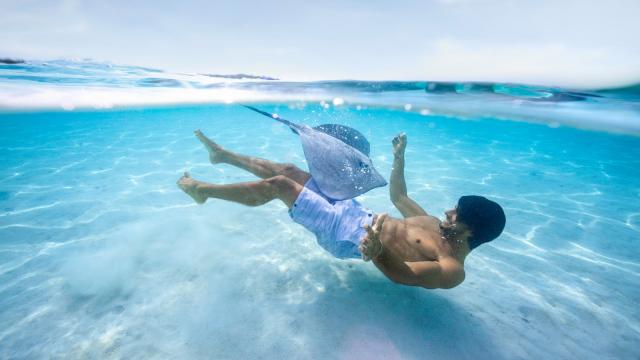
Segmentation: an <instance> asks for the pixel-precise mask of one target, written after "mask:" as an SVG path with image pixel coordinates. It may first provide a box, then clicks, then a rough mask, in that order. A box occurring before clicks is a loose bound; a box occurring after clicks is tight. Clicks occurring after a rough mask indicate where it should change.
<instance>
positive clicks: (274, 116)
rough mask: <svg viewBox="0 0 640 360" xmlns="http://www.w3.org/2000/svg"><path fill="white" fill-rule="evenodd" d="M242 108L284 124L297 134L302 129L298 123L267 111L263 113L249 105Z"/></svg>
mask: <svg viewBox="0 0 640 360" xmlns="http://www.w3.org/2000/svg"><path fill="white" fill-rule="evenodd" d="M241 105H242V104H241ZM242 106H244V107H246V108H247V109H249V110H253V111H255V112H257V113H259V114H262V115H264V116H266V117H270V118H272V119H273V120H276V121H280V122H281V123H283V124H285V125H287V126H288V127H290V128H291V131H293V132H294V133H296V134H297V133H298V130H299V129H300V125H298V124H296V123H293V122H291V121H289V120H287V119H283V118H281V117H280V115H278V114H271V113H268V112H266V111H262V110H260V109H257V108H254V107H253V106H249V105H242Z"/></svg>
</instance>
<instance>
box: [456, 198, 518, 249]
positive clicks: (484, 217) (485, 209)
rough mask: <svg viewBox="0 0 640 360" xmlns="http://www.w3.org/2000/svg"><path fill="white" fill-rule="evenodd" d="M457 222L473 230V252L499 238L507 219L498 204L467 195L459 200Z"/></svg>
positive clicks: (471, 244) (470, 245)
mask: <svg viewBox="0 0 640 360" xmlns="http://www.w3.org/2000/svg"><path fill="white" fill-rule="evenodd" d="M456 221H459V222H462V223H464V224H465V225H467V226H468V227H469V229H470V230H471V233H472V234H471V237H470V238H469V248H470V249H471V250H473V249H475V248H476V247H478V246H479V245H481V244H484V243H486V242H489V241H491V240H493V239H495V238H497V237H498V236H499V235H500V233H502V230H503V229H504V225H505V223H506V218H505V216H504V211H503V210H502V207H501V206H500V205H498V204H497V203H496V202H493V201H491V200H488V199H487V198H484V197H482V196H476V195H467V196H463V197H461V198H460V199H459V200H458V209H457V218H456Z"/></svg>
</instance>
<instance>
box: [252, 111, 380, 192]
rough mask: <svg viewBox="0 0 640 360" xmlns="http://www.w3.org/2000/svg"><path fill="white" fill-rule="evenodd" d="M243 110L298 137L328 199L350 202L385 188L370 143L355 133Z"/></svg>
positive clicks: (319, 186) (327, 125) (354, 131)
mask: <svg viewBox="0 0 640 360" xmlns="http://www.w3.org/2000/svg"><path fill="white" fill-rule="evenodd" d="M243 106H244V107H246V108H248V109H251V110H253V111H255V112H257V113H260V114H262V115H264V116H267V117H270V118H272V119H274V120H276V121H279V122H281V123H283V124H285V125H287V126H288V127H289V128H290V129H291V131H293V132H294V133H295V134H297V135H298V136H300V141H301V142H302V150H303V151H304V157H305V158H306V159H307V165H308V166H309V172H310V173H311V177H312V178H313V179H314V180H315V182H316V184H317V185H318V188H319V189H320V191H322V193H323V194H324V195H325V196H327V197H328V198H331V199H334V200H345V199H352V198H354V197H356V196H358V195H362V194H364V193H366V192H367V191H369V190H371V189H374V188H377V187H381V186H385V185H387V181H386V180H385V179H384V178H383V177H382V176H381V175H380V173H378V171H376V169H375V168H374V167H373V163H372V162H371V159H370V158H369V152H370V150H371V146H370V145H369V141H367V138H366V137H365V136H364V135H362V133H361V132H359V131H358V130H356V129H354V128H350V127H348V126H344V125H340V124H323V125H318V126H315V127H310V126H308V125H304V124H302V125H301V124H296V123H293V122H291V121H289V120H286V119H283V118H281V117H280V116H278V115H277V114H271V113H268V112H266V111H262V110H259V109H256V108H254V107H253V106H247V105H243Z"/></svg>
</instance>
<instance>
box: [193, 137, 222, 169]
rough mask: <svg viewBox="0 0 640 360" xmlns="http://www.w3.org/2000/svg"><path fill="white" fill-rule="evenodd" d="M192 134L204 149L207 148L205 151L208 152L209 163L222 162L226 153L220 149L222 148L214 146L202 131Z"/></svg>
mask: <svg viewBox="0 0 640 360" xmlns="http://www.w3.org/2000/svg"><path fill="white" fill-rule="evenodd" d="M193 133H194V134H195V135H196V137H197V138H198V140H200V142H201V143H202V144H203V145H204V147H205V148H207V151H208V152H209V161H211V163H212V164H218V163H221V162H224V160H225V157H226V151H225V150H224V149H223V148H222V146H220V145H218V144H216V143H215V142H213V140H211V139H209V138H208V137H206V136H205V135H204V134H203V133H202V131H200V129H198V130H196V131H194V132H193Z"/></svg>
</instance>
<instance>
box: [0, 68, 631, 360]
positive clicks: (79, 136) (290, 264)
mask: <svg viewBox="0 0 640 360" xmlns="http://www.w3.org/2000/svg"><path fill="white" fill-rule="evenodd" d="M11 71H16V70H15V69H14V70H11ZM105 71H106V72H107V73H108V71H107V70H105ZM109 76H111V77H113V78H114V80H113V81H112V82H117V79H119V77H117V76H115V75H113V74H111V75H109V74H107V75H106V77H107V78H109ZM118 76H120V75H118ZM85 77H86V76H85ZM36 83H37V84H36ZM0 84H2V85H1V86H0V89H3V92H0V99H4V101H5V102H4V103H3V104H4V105H5V106H4V107H5V108H6V109H5V111H4V112H3V113H1V114H0V324H2V325H3V326H2V327H0V358H50V357H59V358H225V359H226V358H232V359H246V358H331V359H334V358H335V359H354V358H384V359H389V358H391V359H393V358H402V359H431V358H433V359H442V358H461V359H467V358H469V359H471V358H487V359H489V358H491V359H514V358H516V359H517V358H527V359H530V358H551V359H575V358H581V359H582V358H584V359H601V358H620V359H622V358H636V357H638V349H639V348H640V340H638V339H640V311H638V306H637V302H638V299H639V298H640V290H638V288H639V287H638V285H640V281H639V280H640V261H638V253H639V250H640V243H639V242H638V240H639V234H640V208H638V205H637V204H638V198H639V195H640V159H639V158H638V153H639V150H640V138H639V137H637V136H636V135H634V134H635V132H634V130H633V129H634V126H637V124H634V123H633V119H637V118H638V116H639V115H638V113H637V111H636V109H637V106H638V105H637V104H638V102H637V100H635V98H633V97H632V96H631V95H628V94H623V95H620V94H619V93H616V94H614V95H611V96H610V95H606V93H599V94H601V95H602V96H603V97H602V98H597V99H596V100H593V99H591V98H588V99H586V100H583V101H566V100H563V101H556V102H545V103H540V102H536V100H535V98H534V100H532V101H530V102H532V103H533V104H528V103H526V102H527V101H529V100H526V99H525V100H524V101H525V103H523V104H519V105H518V108H517V109H516V112H515V113H513V114H515V115H514V120H522V114H523V113H527V114H534V115H535V116H532V117H531V118H529V119H527V120H528V122H523V121H510V120H505V116H504V115H505V112H501V115H500V114H495V115H490V114H494V113H493V112H495V111H498V110H500V111H502V110H504V107H501V105H500V102H501V101H503V99H502V98H498V99H496V98H495V97H496V96H499V95H495V92H493V94H492V95H488V94H486V93H481V94H476V93H473V94H471V93H469V89H470V88H467V89H466V90H465V89H462V90H461V91H460V92H456V91H455V89H454V91H453V92H452V93H445V94H432V93H425V91H424V89H422V90H416V89H415V88H411V86H409V88H408V89H404V90H403V89H397V88H395V89H388V88H385V89H386V90H384V89H383V90H384V91H378V92H374V91H371V86H370V85H371V84H369V85H366V89H368V91H363V90H362V88H357V87H356V89H355V90H354V89H352V88H353V84H351V85H349V86H351V87H352V88H351V89H350V90H348V91H345V90H344V88H345V84H330V83H329V84H320V85H319V84H307V85H305V86H301V85H300V84H283V85H282V86H283V89H286V91H283V90H282V89H280V90H278V93H279V94H278V96H283V95H282V93H285V94H289V95H287V96H284V97H282V98H281V99H279V100H278V101H275V100H269V101H266V100H263V101H262V102H254V104H256V105H258V106H260V107H261V108H263V109H265V110H267V111H271V112H275V113H278V114H280V115H281V116H283V117H285V118H288V119H291V120H295V121H299V122H302V123H306V124H312V125H318V124H321V123H340V124H348V125H349V126H352V127H355V128H357V129H358V130H360V131H361V132H363V133H364V134H365V135H366V136H367V138H368V139H369V141H370V143H371V156H372V159H373V161H374V164H375V165H376V167H377V168H378V170H379V171H380V172H381V173H382V174H383V175H384V176H385V177H388V175H389V173H390V167H391V161H392V155H391V139H392V138H393V136H394V135H395V134H397V133H398V132H400V131H404V132H406V133H407V135H408V141H409V144H408V148H407V155H406V157H407V168H406V178H407V186H408V188H409V192H410V195H411V196H412V197H413V198H414V199H415V200H417V201H418V202H419V203H421V204H423V205H424V207H425V208H426V209H427V210H428V211H429V212H430V213H432V214H434V215H437V216H440V217H441V216H442V212H443V211H444V210H445V209H448V208H450V207H451V206H452V205H453V204H454V203H455V201H456V200H457V198H458V197H459V196H460V195H462V194H474V193H477V194H482V195H485V196H488V197H490V198H493V199H496V200H497V201H499V202H500V203H501V204H502V205H503V206H504V208H505V211H506V214H507V227H506V229H505V232H504V233H503V235H502V236H501V237H500V238H498V239H497V240H495V241H494V242H492V243H490V244H488V245H485V246H482V247H480V248H479V249H477V250H476V251H474V252H473V253H472V254H471V255H470V256H469V257H468V259H467V262H466V268H467V278H466V281H465V282H464V283H463V284H462V285H461V286H459V287H457V288H455V289H452V290H425V289H419V288H411V287H404V286H399V285H396V284H393V283H391V282H390V281H388V280H387V279H386V278H385V277H384V276H383V275H382V274H381V273H380V272H379V271H378V270H377V269H376V268H375V267H374V266H373V265H372V264H371V263H364V262H361V261H358V260H346V261H345V260H339V259H335V258H333V257H331V255H329V254H328V253H326V252H324V250H322V249H321V248H320V247H319V246H318V245H317V244H316V243H315V239H314V237H313V235H312V234H311V233H309V232H307V231H306V230H305V229H304V228H302V227H301V226H299V225H297V224H295V223H293V222H292V221H291V220H290V218H289V217H288V215H287V211H286V208H285V206H284V205H282V204H280V203H278V202H272V203H269V204H267V205H265V206H262V207H258V208H247V207H244V206H241V205H237V204H232V203H228V202H223V201H209V202H207V204H206V205H204V206H197V205H195V204H193V202H192V201H191V200H190V198H189V197H187V196H186V195H184V193H182V192H181V191H180V190H179V189H178V188H177V187H176V186H175V181H176V180H177V178H178V177H179V176H180V174H181V173H182V172H183V171H184V170H188V171H190V172H191V173H192V175H193V176H194V177H196V178H199V179H203V180H207V181H211V182H218V183H229V182H238V181H248V180H252V179H254V178H253V177H252V175H251V174H248V173H246V172H243V171H241V170H239V169H236V168H232V167H230V166H228V165H215V166H212V165H211V164H209V162H208V157H207V153H206V151H205V150H203V148H202V146H201V144H200V143H199V142H198V141H197V140H196V139H195V137H193V135H192V131H193V130H194V129H197V128H200V129H202V130H203V131H204V132H205V133H206V134H207V135H209V136H211V137H212V138H214V139H215V140H217V141H218V142H219V143H220V144H221V145H223V146H225V147H228V148H229V149H232V150H235V151H238V152H242V153H246V154H249V155H254V156H260V157H264V158H269V159H273V160H277V161H282V162H293V163H295V164H297V165H298V166H300V167H303V168H304V167H305V163H304V158H303V154H302V149H301V147H300V145H299V142H298V139H297V138H296V137H295V135H293V134H292V133H291V132H290V131H289V130H288V129H287V128H285V127H284V126H282V125H281V124H278V123H276V122H272V121H269V120H268V119H266V118H263V117H261V116H258V115H256V114H255V113H252V112H250V111H248V110H246V109H244V108H242V107H240V106H238V105H234V104H222V103H217V104H216V103H213V102H215V101H212V103H209V104H200V105H184V104H183V105H165V106H163V107H150V106H147V105H138V106H137V107H133V108H127V107H120V105H118V104H119V103H116V104H111V105H112V106H110V107H112V108H110V109H95V108H94V106H89V105H87V103H82V104H81V103H74V104H72V105H73V106H72V107H69V106H66V105H68V104H69V103H68V102H67V103H64V104H63V105H65V104H66V105H65V106H64V107H63V108H66V109H67V110H61V109H60V107H61V106H51V104H50V103H46V102H44V103H35V101H36V100H37V99H38V97H37V96H40V95H38V94H42V92H46V93H47V94H50V95H51V94H53V95H52V96H53V97H56V96H57V97H60V98H64V97H65V96H66V95H68V94H70V93H76V92H78V93H79V92H81V91H83V90H84V91H85V92H89V93H91V94H96V93H95V92H93V91H97V90H100V91H106V90H104V89H107V88H109V87H108V86H106V85H105V84H104V81H102V80H99V81H98V80H95V79H94V80H92V82H90V86H89V87H88V88H85V87H84V85H78V84H71V85H69V84H64V85H51V82H50V81H49V82H46V86H47V88H42V87H39V86H40V85H38V84H40V83H38V82H34V81H32V80H29V79H26V80H25V79H18V80H16V79H5V80H0ZM277 84H278V83H269V84H268V85H256V84H247V83H238V84H236V85H234V86H241V87H245V88H250V89H252V91H254V93H253V95H252V96H254V97H255V98H260V96H261V95H260V94H264V93H265V91H266V92H267V93H268V94H269V95H268V96H267V97H270V96H272V95H271V94H273V91H271V90H264V89H261V90H260V91H256V90H255V89H256V87H258V88H260V86H263V87H266V86H268V87H276V88H277V87H278V86H279V85H277ZM98 85H99V86H100V89H97V88H98ZM294 85H295V86H294ZM396 85H397V84H396ZM405 85H406V84H405ZM56 86H59V87H60V88H56ZM118 86H119V87H120V88H122V89H124V90H126V91H129V92H128V94H130V96H131V94H140V93H138V92H137V91H139V88H140V87H139V86H138V85H132V86H129V85H126V86H125V85H118ZM127 86H129V87H127ZM225 86H226V85H225ZM384 86H390V85H389V84H386V85H383V87H384ZM412 86H414V87H419V86H422V84H420V83H418V84H417V85H415V84H414V85H412ZM218 87H222V86H221V85H219V86H218ZM229 87H231V85H229ZM301 88H304V89H302V90H299V91H298V90H295V91H293V90H291V89H301ZM515 88H516V87H515V86H511V87H510V89H511V90H509V91H513V89H515ZM8 89H12V90H11V91H9V90H8ZM15 89H21V90H20V91H15ZM96 89H97V90H96ZM492 89H499V87H492ZM151 90H152V91H155V90H166V89H164V88H161V89H155V88H154V89H151ZM178 90H180V89H178ZM186 90H187V91H191V90H193V89H186ZM200 90H202V89H200ZM432 90H433V89H432ZM445 90H446V89H445ZM465 91H467V92H465ZM553 91H556V90H553ZM553 91H552V90H548V92H549V93H553ZM558 91H559V90H557V91H556V94H557V93H559V92H558ZM363 92H364V93H363ZM300 93H303V94H306V95H304V96H302V97H303V99H302V100H300V99H296V96H299V94H300ZM333 93H335V94H338V95H339V96H340V98H339V99H340V100H336V99H337V97H336V96H331V95H332V94H333ZM566 93H568V92H566ZM149 94H154V93H153V92H151V93H149ZM158 94H160V95H159V96H161V95H162V92H160V93H158ZM256 94H258V95H256ZM309 94H312V95H309ZM420 94H423V96H426V97H429V96H431V98H430V100H429V101H430V102H429V101H426V102H424V103H420V101H422V100H420V99H419V96H420ZM424 94H426V95H424ZM527 94H528V93H527ZM527 94H524V95H527ZM563 94H564V93H563ZM36 95H37V96H36ZM441 95H442V96H444V97H445V98H444V99H445V101H444V102H445V103H446V104H445V105H444V106H443V107H442V108H441V109H443V110H442V111H438V110H437V109H434V107H433V106H430V107H429V111H422V110H425V109H427V107H426V106H427V105H425V104H427V103H429V104H434V103H435V102H436V100H434V98H435V97H437V96H441ZM524 95H523V94H522V93H519V94H517V95H514V94H511V95H509V96H524ZM21 96H24V97H26V98H27V99H29V101H31V103H30V104H32V105H33V104H36V105H37V104H40V105H43V106H42V107H29V109H26V108H25V107H22V110H21V111H17V110H16V109H18V108H21V106H19V105H20V103H19V102H17V101H16V102H12V103H10V102H9V101H10V99H14V100H15V99H17V98H19V97H21ZM242 96H248V95H246V94H245V95H242ZM242 96H240V97H241V98H242ZM527 96H530V95H527ZM552 96H555V95H552ZM575 96H578V95H575ZM47 98H49V99H50V98H51V96H49V97H47ZM40 99H42V98H40ZM242 99H243V100H244V99H245V98H242ZM416 99H417V100H416ZM358 100H360V101H358ZM65 101H67V100H65ZM216 101H217V100H216ZM341 101H343V102H341ZM492 101H493V102H492ZM467 102H468V103H469V104H470V108H472V109H473V112H470V113H466V114H464V116H463V115H461V114H454V113H452V112H450V111H446V110H447V109H448V106H451V105H452V104H455V105H456V106H462V107H463V106H464V105H465V104H466V103H467ZM483 102H485V103H486V105H484V106H485V107H486V112H482V111H481V110H483V109H484V108H483V107H482V106H483V105H482V103H483ZM569 103H570V104H571V105H567V104H569ZM7 104H9V105H11V104H13V107H11V106H8V105H7ZM406 104H411V106H410V107H408V109H407V106H405V105H406ZM495 104H498V105H495ZM576 104H580V105H576ZM45 105H46V106H45ZM493 105H495V106H493ZM87 107H88V108H87ZM9 108H11V109H9ZM53 108H57V109H58V110H53ZM72 108H73V109H75V110H71V109H72ZM90 108H93V109H90ZM25 109H26V110H27V111H24V110H25ZM536 109H537V110H536ZM568 109H570V110H572V112H571V116H568V115H567V112H568V111H569V110H568ZM585 109H586V110H585ZM591 109H596V110H593V111H594V112H596V113H607V114H618V115H620V114H625V116H626V117H618V118H615V119H613V120H612V123H615V122H616V121H618V124H624V126H622V127H615V129H614V130H615V131H614V132H613V133H612V132H611V131H601V130H611V127H610V126H609V124H610V123H608V122H607V120H601V121H600V122H598V123H597V124H596V123H594V122H591V123H590V124H592V125H593V124H596V125H593V126H586V127H587V128H589V129H591V130H584V129H577V128H574V127H572V126H569V125H571V122H570V121H568V120H566V119H567V118H571V119H580V114H583V113H584V112H585V111H587V112H589V113H591V111H592V110H591ZM536 111H537V112H536ZM599 111H600V112H599ZM556 113H557V116H553V117H549V116H545V115H544V114H556ZM498 115H500V116H498ZM496 117H500V118H501V120H498V119H497V118H496ZM593 118H595V116H594V117H593ZM565 120H566V121H565ZM629 121H630V122H631V124H627V122H629ZM623 129H624V130H625V131H623ZM359 200H360V201H361V202H362V203H364V204H365V205H366V206H367V207H370V208H372V209H373V210H375V211H377V212H383V211H386V212H389V213H391V215H393V216H399V213H398V212H397V211H396V210H395V209H394V208H393V206H392V204H391V203H390V201H389V200H388V188H380V189H375V190H373V191H371V192H369V193H367V194H365V195H363V196H361V197H360V198H359Z"/></svg>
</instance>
